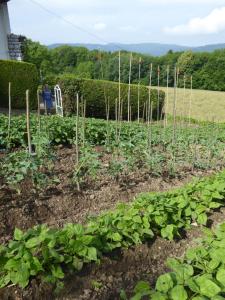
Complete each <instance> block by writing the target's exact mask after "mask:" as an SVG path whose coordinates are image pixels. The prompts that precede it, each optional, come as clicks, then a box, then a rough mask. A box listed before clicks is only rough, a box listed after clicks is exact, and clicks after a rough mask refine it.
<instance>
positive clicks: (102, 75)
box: [99, 51, 108, 118]
mask: <svg viewBox="0 0 225 300" xmlns="http://www.w3.org/2000/svg"><path fill="white" fill-rule="evenodd" d="M99 60H100V67H101V77H102V80H103V90H104V99H105V108H106V118H107V112H108V110H107V109H108V103H107V96H106V86H105V81H104V71H103V65H102V56H101V52H100V51H99Z"/></svg>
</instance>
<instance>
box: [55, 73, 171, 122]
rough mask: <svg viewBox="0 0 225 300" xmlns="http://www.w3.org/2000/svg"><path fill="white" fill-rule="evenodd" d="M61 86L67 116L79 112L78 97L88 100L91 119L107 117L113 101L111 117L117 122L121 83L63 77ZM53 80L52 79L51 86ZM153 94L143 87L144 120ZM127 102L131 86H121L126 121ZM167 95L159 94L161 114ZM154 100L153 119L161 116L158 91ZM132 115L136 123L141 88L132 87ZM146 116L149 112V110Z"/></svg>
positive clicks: (142, 105) (141, 94)
mask: <svg viewBox="0 0 225 300" xmlns="http://www.w3.org/2000/svg"><path fill="white" fill-rule="evenodd" d="M56 82H58V83H59V85H60V87H61V89H62V92H63V95H64V99H63V106H64V111H65V112H66V114H71V113H75V112H76V94H77V93H79V96H80V97H82V96H83V98H84V99H85V100H86V103H87V110H86V112H87V116H88V117H96V118H105V117H106V105H105V103H106V99H108V101H109V106H110V110H109V117H110V118H111V119H113V118H115V101H116V99H117V101H118V94H119V92H118V83H116V82H112V81H103V80H92V79H80V78H76V77H75V76H74V75H63V76H60V77H58V78H57V79H55V82H54V83H56ZM52 83H53V80H52V78H51V84H52ZM148 94H149V90H148V87H146V86H142V85H141V86H140V118H142V116H143V110H144V107H145V108H146V103H148V98H149V96H148ZM127 98H128V84H124V83H121V102H122V103H123V118H124V119H126V118H127V110H128V108H127ZM164 99H165V93H164V92H162V91H160V94H159V109H160V110H159V111H160V114H161V111H162V107H163V104H164ZM151 100H152V102H153V117H154V118H156V115H157V103H158V92H157V90H155V89H152V90H151ZM130 101H131V114H132V119H133V120H134V119H137V115H138V86H137V85H134V84H132V85H131V96H130ZM145 112H146V109H145Z"/></svg>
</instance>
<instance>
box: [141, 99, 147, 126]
mask: <svg viewBox="0 0 225 300" xmlns="http://www.w3.org/2000/svg"><path fill="white" fill-rule="evenodd" d="M145 106H146V103H145V102H144V105H143V112H142V120H143V122H144V119H145ZM146 109H147V108H146Z"/></svg>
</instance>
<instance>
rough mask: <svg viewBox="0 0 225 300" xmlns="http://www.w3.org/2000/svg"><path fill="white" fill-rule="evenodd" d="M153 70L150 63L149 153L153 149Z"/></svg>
mask: <svg viewBox="0 0 225 300" xmlns="http://www.w3.org/2000/svg"><path fill="white" fill-rule="evenodd" d="M152 70H153V66H152V64H151V65H150V72H149V92H148V149H149V155H150V153H151V151H152V112H153V107H152V106H153V103H152V101H151V87H152Z"/></svg>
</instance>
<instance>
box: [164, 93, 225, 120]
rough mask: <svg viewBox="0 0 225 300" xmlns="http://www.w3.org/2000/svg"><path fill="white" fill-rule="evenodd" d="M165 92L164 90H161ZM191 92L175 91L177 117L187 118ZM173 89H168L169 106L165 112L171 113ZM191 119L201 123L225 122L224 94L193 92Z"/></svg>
mask: <svg viewBox="0 0 225 300" xmlns="http://www.w3.org/2000/svg"><path fill="white" fill-rule="evenodd" d="M161 89H162V90H163V91H165V92H166V90H167V89H166V88H163V87H162V88H161ZM190 97H191V90H190V89H186V91H185V93H184V90H183V89H178V90H177V115H178V116H185V117H188V116H189V103H190ZM173 100H174V89H173V88H169V105H168V110H167V112H168V113H169V114H172V113H173ZM191 118H193V119H197V120H201V121H212V120H214V121H216V122H224V121H225V92H215V91H205V90H193V94H192V109H191Z"/></svg>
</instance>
